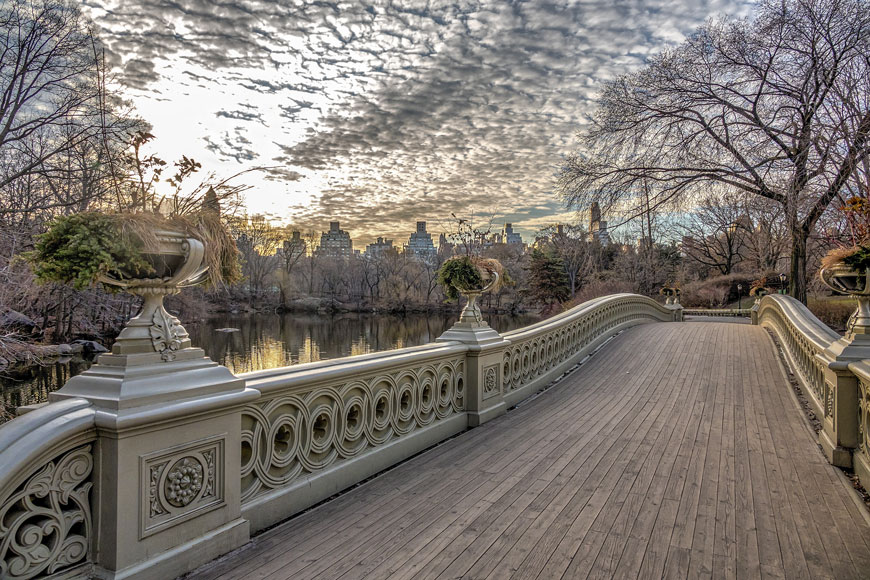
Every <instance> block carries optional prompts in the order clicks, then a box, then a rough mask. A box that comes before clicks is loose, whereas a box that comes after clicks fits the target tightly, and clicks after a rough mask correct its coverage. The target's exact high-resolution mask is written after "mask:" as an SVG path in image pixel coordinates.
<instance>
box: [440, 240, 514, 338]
mask: <svg viewBox="0 0 870 580" xmlns="http://www.w3.org/2000/svg"><path fill="white" fill-rule="evenodd" d="M438 282H439V283H440V284H441V286H442V288H443V289H444V293H445V294H446V295H447V298H448V299H451V300H455V299H456V298H457V297H458V295H460V294H461V295H462V296H463V297H465V299H466V304H465V308H463V309H462V313H461V314H460V316H459V322H466V323H481V322H483V316H482V314H481V312H480V306H478V304H477V299H478V298H479V297H480V295H481V294H483V293H484V292H489V291H491V290H496V289H498V287H499V285H500V284H502V283H503V282H504V269H503V268H502V265H501V263H499V262H498V260H495V259H492V258H479V257H472V256H456V257H454V258H450V259H448V260H446V261H445V262H444V264H442V265H441V268H440V269H439V270H438Z"/></svg>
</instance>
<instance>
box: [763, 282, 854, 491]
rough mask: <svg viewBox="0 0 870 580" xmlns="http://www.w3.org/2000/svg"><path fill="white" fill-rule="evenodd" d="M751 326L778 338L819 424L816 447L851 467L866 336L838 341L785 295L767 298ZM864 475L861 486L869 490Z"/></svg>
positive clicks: (834, 459) (835, 334)
mask: <svg viewBox="0 0 870 580" xmlns="http://www.w3.org/2000/svg"><path fill="white" fill-rule="evenodd" d="M753 310H754V311H755V312H754V313H753V322H754V323H755V324H760V325H761V326H765V327H768V328H770V329H772V330H773V331H774V332H775V333H776V335H777V336H778V337H779V340H780V343H781V344H782V347H783V351H784V354H785V356H786V358H787V359H788V361H789V365H790V366H791V368H792V370H793V371H794V373H795V375H796V376H797V377H798V379H799V380H800V383H801V385H802V386H803V391H804V393H805V395H806V397H807V399H808V400H809V401H810V404H811V405H812V407H813V410H814V412H815V413H816V416H817V417H818V418H819V420H820V421H821V423H822V428H821V431H820V432H819V444H820V445H821V447H822V450H823V451H824V453H825V455H826V457H827V458H828V461H830V462H831V463H833V464H834V465H838V466H840V467H852V465H853V461H852V460H853V451H855V450H857V449H858V448H859V440H858V429H859V422H858V417H859V397H858V381H859V375H857V374H856V372H855V369H856V368H857V369H859V370H860V371H863V369H864V367H863V365H857V366H856V365H855V364H854V363H857V362H859V361H862V360H865V359H868V358H870V348H868V347H870V341H868V340H867V335H866V334H853V333H847V334H846V336H840V335H839V334H837V333H836V332H834V331H833V330H831V329H830V328H828V327H827V326H826V325H825V324H824V323H823V322H822V321H820V320H819V319H818V318H816V317H815V316H814V315H813V314H812V313H811V312H810V311H809V309H807V307H806V306H804V305H803V304H801V303H800V302H799V301H797V300H795V299H794V298H791V297H790V296H785V295H779V294H776V295H769V296H765V297H764V298H762V299H761V300H760V301H759V302H758V304H757V305H756V306H755V307H754V308H753ZM867 473H868V472H866V471H865V473H864V475H863V480H862V481H863V482H864V485H870V479H868V477H867Z"/></svg>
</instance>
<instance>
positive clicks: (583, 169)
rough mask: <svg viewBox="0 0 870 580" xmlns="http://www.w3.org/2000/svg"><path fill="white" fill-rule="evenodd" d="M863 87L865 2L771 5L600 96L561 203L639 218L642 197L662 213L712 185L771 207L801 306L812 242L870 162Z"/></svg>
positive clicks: (866, 80)
mask: <svg viewBox="0 0 870 580" xmlns="http://www.w3.org/2000/svg"><path fill="white" fill-rule="evenodd" d="M868 85H870V2H867V0H784V1H777V0H765V1H764V2H763V3H762V4H761V5H760V6H759V7H758V10H757V12H756V14H755V16H754V18H753V19H752V20H734V19H727V18H723V19H719V20H715V21H711V22H709V23H707V24H706V25H705V26H704V27H702V28H701V29H700V30H699V31H698V32H697V33H696V34H695V35H693V36H692V37H690V38H689V39H688V40H687V41H686V42H684V43H683V44H682V45H680V46H678V47H676V48H673V49H669V50H666V51H664V52H663V53H662V54H661V55H659V56H657V57H655V58H654V59H652V60H651V62H650V63H649V65H647V66H646V67H645V68H644V69H642V70H641V71H639V72H637V73H634V74H630V75H626V76H624V77H622V78H619V79H617V80H615V81H613V82H610V83H608V84H607V85H605V87H604V89H603V92H602V94H601V97H600V103H599V108H598V111H597V114H596V117H595V123H594V124H593V126H592V127H591V128H590V129H589V130H588V131H586V132H585V133H583V134H582V135H581V139H582V147H581V152H580V153H579V154H577V155H576V156H573V157H571V158H570V159H569V160H568V162H567V163H566V165H565V167H564V168H563V171H562V175H561V179H562V187H563V192H564V195H565V198H566V200H567V201H568V202H569V203H570V204H572V205H574V206H578V207H583V206H586V205H588V204H590V203H591V202H592V201H599V202H602V205H606V206H609V207H620V208H621V209H623V210H625V209H626V207H628V211H639V210H642V209H643V208H641V207H640V203H639V196H638V195H637V194H638V192H639V190H640V189H641V188H642V187H643V186H644V185H646V184H653V187H652V189H653V191H654V192H655V195H654V199H653V203H654V205H661V204H663V203H666V202H668V201H672V200H674V199H677V198H683V199H687V198H688V199H692V198H694V196H696V195H697V194H698V193H699V192H703V191H704V190H705V189H706V188H708V187H709V186H710V184H711V183H719V184H723V185H726V186H728V187H731V188H735V189H737V190H739V191H743V192H745V193H746V194H748V195H757V196H761V197H765V198H768V199H770V200H773V201H775V202H777V203H779V204H781V205H782V207H783V208H784V212H785V217H786V220H787V223H788V226H789V229H790V231H791V237H792V280H793V283H792V294H793V295H795V296H797V297H799V298H802V299H803V298H805V293H806V285H805V284H806V240H807V238H808V236H809V234H810V233H811V231H812V230H813V228H814V226H815V224H816V223H817V221H818V220H819V218H820V217H821V216H822V214H823V213H824V212H825V211H826V209H827V208H828V207H829V206H830V205H831V203H832V202H833V201H834V200H835V199H837V198H838V196H839V195H840V194H841V191H843V190H844V186H846V185H847V184H848V183H850V182H851V181H853V180H854V179H855V173H856V171H861V169H860V168H861V167H862V163H863V161H864V160H866V159H867V157H868V153H870V147H868V134H870V102H868V101H870V91H868Z"/></svg>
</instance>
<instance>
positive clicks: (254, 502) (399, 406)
mask: <svg viewBox="0 0 870 580" xmlns="http://www.w3.org/2000/svg"><path fill="white" fill-rule="evenodd" d="M678 320H681V307H680V306H679V305H674V306H668V307H665V306H662V305H660V304H658V303H657V302H655V301H654V300H651V299H649V298H645V297H642V296H637V295H630V294H623V295H615V296H608V297H604V298H599V299H596V300H593V301H590V302H587V303H584V304H582V305H580V306H578V307H576V308H574V309H572V310H570V311H567V312H565V313H563V314H560V315H558V316H555V317H553V318H551V319H549V320H546V321H543V322H541V323H538V324H535V325H532V326H529V327H527V328H524V329H520V330H517V331H514V332H512V333H508V334H506V335H500V334H498V333H497V332H495V331H494V330H493V329H491V328H489V327H488V326H487V324H486V323H485V322H482V321H477V320H462V321H460V322H459V323H457V324H456V325H455V326H454V327H453V328H451V329H450V330H449V331H448V332H446V333H445V334H444V335H443V336H442V337H440V338H439V340H438V341H437V342H436V343H433V344H430V345H425V346H420V347H414V348H407V349H401V350H396V351H391V352H384V353H376V354H371V355H364V356H359V357H349V358H345V359H339V360H333V361H323V362H318V363H312V364H306V365H298V366H294V367H287V368H282V369H275V370H269V371H262V372H256V373H249V374H245V375H240V376H233V375H232V374H231V373H229V371H227V369H225V368H224V367H221V366H219V365H217V364H215V363H214V362H212V361H210V360H209V359H207V358H205V357H204V356H203V352H202V351H201V350H200V349H197V348H194V347H189V348H180V349H179V350H177V351H175V352H174V353H173V354H174V356H173V357H172V360H166V358H167V357H163V356H161V355H160V353H159V352H146V351H147V350H148V349H147V348H144V347H143V350H142V351H141V352H139V350H137V349H133V350H135V351H136V352H132V351H130V352H127V351H124V352H122V349H114V352H113V353H112V354H108V355H102V356H101V358H100V359H99V361H98V364H97V365H95V366H94V367H92V369H90V370H89V371H87V372H86V373H84V374H82V375H80V376H79V377H75V378H74V379H72V380H70V381H69V382H68V383H67V384H66V385H65V386H64V388H63V389H61V390H60V391H58V392H57V393H54V394H53V395H52V397H51V401H52V402H51V403H49V404H46V405H40V406H37V407H36V408H32V409H24V410H23V411H25V412H24V414H23V416H21V417H19V418H17V419H14V420H12V421H10V422H9V423H7V424H5V425H3V426H0V450H2V451H0V576H2V577H3V578H6V577H8V578H34V577H43V576H46V575H54V576H56V577H58V578H60V577H63V578H68V577H88V576H94V577H99V578H117V579H120V578H137V579H138V578H160V579H165V578H171V577H173V576H176V575H179V574H183V573H184V572H187V571H189V570H191V569H193V568H195V567H196V566H198V565H200V564H202V563H204V562H207V561H209V560H211V559H213V558H215V557H217V556H219V555H221V554H223V553H226V552H229V551H231V550H233V549H234V548H236V547H239V546H241V545H243V544H244V543H245V542H247V541H248V540H249V538H250V535H251V533H253V532H256V531H257V530H261V529H263V528H266V527H268V526H270V525H272V524H274V523H276V522H278V521H281V520H283V519H286V518H288V517H289V516H291V515H293V514H294V513H298V512H299V511H301V510H303V509H305V508H307V507H309V506H311V505H314V504H316V503H317V502H319V501H321V500H323V499H325V498H327V497H329V496H331V495H332V494H334V493H336V492H338V491H340V490H342V489H345V488H347V487H349V486H351V485H353V484H355V483H357V482H359V481H362V480H364V479H366V478H367V477H369V476H371V475H374V474H376V473H378V472H380V471H382V470H383V469H385V468H387V467H390V466H391V465H394V464H396V463H398V462H400V461H402V460H404V459H406V458H408V457H411V456H412V455H414V454H416V453H418V452H420V451H422V450H424V449H426V448H427V447H430V446H432V445H434V444H436V443H438V442H440V441H442V440H444V439H447V438H449V437H451V436H453V435H455V434H457V433H459V432H461V431H464V430H465V429H467V428H468V427H474V426H477V425H480V424H483V423H485V422H487V421H489V420H491V419H493V418H495V417H497V416H499V415H500V414H503V413H504V412H505V411H506V409H507V407H509V406H511V405H513V404H515V403H516V402H518V401H520V400H521V399H523V398H525V397H527V396H529V395H531V394H534V393H535V392H536V391H537V390H539V389H540V388H542V387H544V386H546V385H547V384H548V383H549V382H551V381H553V380H554V379H556V378H558V377H559V376H560V375H562V374H563V373H564V372H565V371H567V370H569V369H570V368H572V367H573V366H574V365H576V364H577V363H578V362H581V361H582V360H583V359H584V358H585V357H586V356H587V355H588V354H590V353H591V352H593V351H594V350H595V349H596V348H598V347H600V346H601V345H602V344H603V343H605V342H606V341H607V340H608V339H609V338H610V337H612V336H613V335H615V334H617V333H619V332H620V331H621V330H623V329H625V328H628V327H630V326H633V325H636V324H640V323H645V322H656V321H678ZM146 346H147V345H146Z"/></svg>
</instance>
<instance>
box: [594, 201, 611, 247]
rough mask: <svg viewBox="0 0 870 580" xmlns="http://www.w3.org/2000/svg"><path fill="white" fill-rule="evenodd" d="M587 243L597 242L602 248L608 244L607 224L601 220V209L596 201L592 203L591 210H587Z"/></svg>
mask: <svg viewBox="0 0 870 580" xmlns="http://www.w3.org/2000/svg"><path fill="white" fill-rule="evenodd" d="M589 241H590V242H594V241H598V242H599V243H601V245H602V246H606V245H607V244H609V243H610V234H609V233H608V232H607V222H606V221H604V220H602V219H601V208H600V207H599V206H598V202H597V201H596V202H593V203H592V208H591V209H590V210H589Z"/></svg>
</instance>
